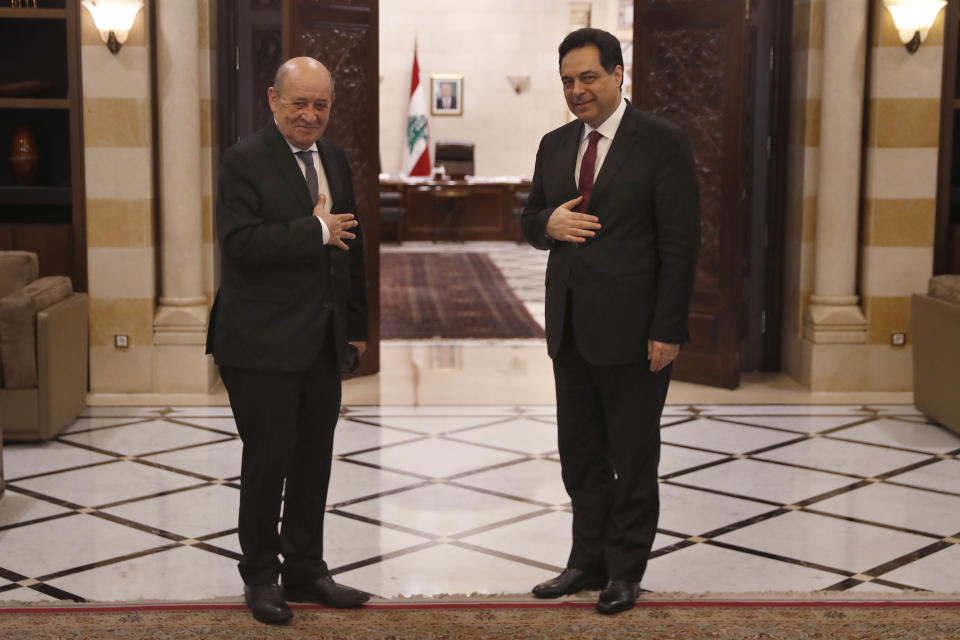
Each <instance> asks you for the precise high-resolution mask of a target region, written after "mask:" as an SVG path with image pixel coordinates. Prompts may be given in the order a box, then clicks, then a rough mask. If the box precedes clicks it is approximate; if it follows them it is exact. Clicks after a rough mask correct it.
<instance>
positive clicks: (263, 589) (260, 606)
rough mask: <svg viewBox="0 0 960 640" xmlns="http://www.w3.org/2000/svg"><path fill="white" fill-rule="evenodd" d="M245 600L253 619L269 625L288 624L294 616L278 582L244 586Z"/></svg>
mask: <svg viewBox="0 0 960 640" xmlns="http://www.w3.org/2000/svg"><path fill="white" fill-rule="evenodd" d="M243 599H244V600H246V601H247V608H248V609H250V613H252V614H253V617H254V618H256V619H257V620H259V621H260V622H266V623H267V624H286V623H287V622H290V618H292V617H293V614H292V613H291V612H290V607H288V606H287V603H286V602H284V600H283V596H281V595H280V587H279V586H278V585H277V583H276V582H271V583H269V584H245V585H243Z"/></svg>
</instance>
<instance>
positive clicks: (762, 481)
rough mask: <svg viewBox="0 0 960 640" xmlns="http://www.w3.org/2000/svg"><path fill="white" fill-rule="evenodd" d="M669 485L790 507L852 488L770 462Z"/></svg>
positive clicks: (713, 470) (737, 465) (733, 466)
mask: <svg viewBox="0 0 960 640" xmlns="http://www.w3.org/2000/svg"><path fill="white" fill-rule="evenodd" d="M673 482H677V483H682V484H685V485H690V486H698V487H710V488H713V489H719V490H721V491H726V492H728V493H733V494H736V495H740V496H751V497H754V498H762V499H764V500H772V501H774V502H779V503H781V504H793V503H795V502H800V501H802V500H806V499H808V498H812V497H814V496H817V495H820V494H823V493H827V492H828V491H833V490H834V489H839V488H840V487H844V486H847V485H850V484H853V483H854V482H856V480H854V479H853V478H846V477H843V476H838V475H834V474H829V473H823V472H820V471H807V470H806V469H795V468H792V467H786V466H783V465H779V464H773V463H770V462H759V461H756V460H734V461H732V462H726V463H724V464H721V465H717V466H715V467H710V468H708V469H702V470H700V471H694V472H693V473H687V474H684V475H682V476H677V477H676V478H673Z"/></svg>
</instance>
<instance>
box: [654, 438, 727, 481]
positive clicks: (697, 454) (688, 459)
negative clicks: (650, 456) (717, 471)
mask: <svg viewBox="0 0 960 640" xmlns="http://www.w3.org/2000/svg"><path fill="white" fill-rule="evenodd" d="M725 457H726V456H724V455H722V454H717V453H707V452H706V451H697V450H696V449H687V448H686V447H675V446H673V445H670V444H664V445H660V466H659V469H658V472H659V473H660V475H661V476H665V475H669V474H671V473H676V472H677V471H683V470H684V469H690V468H693V467H698V466H700V465H701V464H706V463H708V462H716V461H717V460H723V459H724V458H725Z"/></svg>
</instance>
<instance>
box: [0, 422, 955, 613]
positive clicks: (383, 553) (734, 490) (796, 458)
mask: <svg viewBox="0 0 960 640" xmlns="http://www.w3.org/2000/svg"><path fill="white" fill-rule="evenodd" d="M555 428H556V417H555V413H554V408H553V407H552V406H550V405H484V406H480V405H478V406H464V405H450V406H439V405H437V406H419V407H412V406H346V407H344V410H343V415H342V417H341V420H340V423H339V425H338V427H337V436H336V449H335V453H336V459H335V461H334V463H333V479H332V481H331V488H330V500H329V507H328V511H329V513H328V514H327V525H326V548H327V561H328V563H329V565H330V567H331V569H332V570H333V572H334V574H335V575H336V578H337V580H339V581H342V582H344V583H346V584H349V585H352V586H355V587H358V588H361V589H365V590H367V591H370V592H372V593H374V594H376V595H378V596H383V597H391V596H397V595H414V594H424V595H436V594H442V593H473V592H476V593H518V592H519V593H522V592H526V591H527V590H528V589H529V588H530V586H532V585H533V584H534V583H536V582H538V581H540V580H542V579H545V578H546V577H549V576H550V575H552V574H554V573H555V572H557V571H558V570H559V569H561V568H562V567H563V566H564V562H565V559H566V553H567V549H568V544H569V531H570V522H571V516H570V510H569V500H568V498H567V496H566V495H565V493H564V491H563V487H562V485H561V482H560V464H559V461H558V460H557V452H556V442H555V441H556V435H555ZM661 433H662V440H663V455H662V460H661V464H660V474H661V482H662V484H661V496H662V504H663V510H662V515H661V519H660V529H659V535H658V537H657V539H656V543H655V545H654V552H653V554H652V559H651V561H650V565H649V568H648V571H647V575H646V576H645V579H644V582H643V588H644V589H646V590H650V591H655V592H666V591H671V592H672V591H681V592H691V593H701V592H706V591H713V592H757V591H821V590H836V591H852V592H878V593H889V594H895V593H897V592H902V591H906V590H924V591H934V592H956V591H960V587H958V581H960V579H958V578H957V576H960V460H958V453H960V437H957V436H956V435H954V434H952V433H950V432H948V431H947V430H945V429H943V428H942V427H940V426H938V425H934V424H928V423H927V422H926V420H925V419H924V418H923V416H921V415H919V414H918V413H917V412H916V411H915V410H914V409H913V408H912V407H910V406H906V405H809V406H807V405H794V406H789V405H668V406H667V408H666V410H665V411H664V416H663V421H662V427H661ZM4 457H5V465H6V476H7V478H8V485H7V493H6V495H5V496H4V498H3V499H2V500H0V580H2V584H0V600H15V601H44V600H55V599H77V600H79V599H84V600H99V601H110V600H135V599H151V600H200V599H208V598H237V597H239V595H240V593H241V584H240V580H239V576H238V574H237V570H236V561H237V558H238V555H237V554H238V551H239V548H238V544H237V539H236V535H235V533H236V513H237V504H238V495H239V492H238V482H239V478H238V475H239V466H240V442H239V440H238V437H237V433H236V427H235V425H234V422H233V418H232V417H231V413H230V409H229V408H228V407H193V408H191V407H168V408H150V407H139V408H137V407H134V408H120V407H117V408H103V407H102V408H96V407H94V408H90V409H88V410H87V412H86V413H85V414H84V416H83V417H81V418H79V419H78V420H76V421H75V422H74V423H73V424H72V425H71V426H69V427H68V428H67V429H66V430H65V432H64V433H62V434H61V435H60V436H59V437H57V438H56V439H55V440H54V441H52V442H49V443H46V444H36V445H29V444H13V445H10V444H8V445H5V447H4Z"/></svg>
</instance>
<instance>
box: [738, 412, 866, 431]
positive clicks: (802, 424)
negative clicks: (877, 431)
mask: <svg viewBox="0 0 960 640" xmlns="http://www.w3.org/2000/svg"><path fill="white" fill-rule="evenodd" d="M865 417H867V416H866V415H860V416H820V415H809V416H732V415H731V416H723V418H724V419H725V420H732V421H734V422H740V423H743V424H751V425H757V426H761V427H776V428H778V429H787V430H789V431H798V432H800V433H820V432H822V431H828V430H830V429H836V428H837V427H843V426H845V425H848V424H854V423H856V422H859V421H861V420H863V419H864V418H865Z"/></svg>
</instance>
